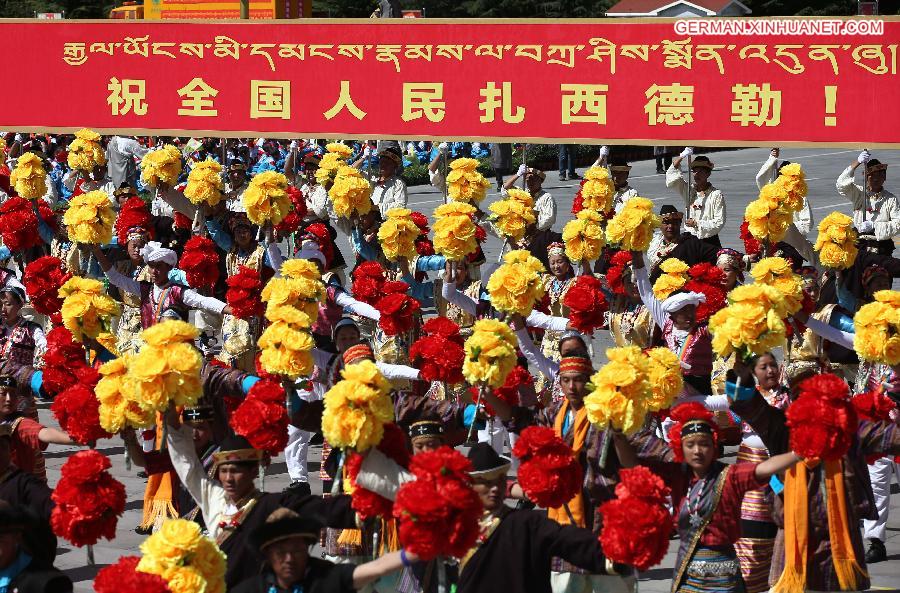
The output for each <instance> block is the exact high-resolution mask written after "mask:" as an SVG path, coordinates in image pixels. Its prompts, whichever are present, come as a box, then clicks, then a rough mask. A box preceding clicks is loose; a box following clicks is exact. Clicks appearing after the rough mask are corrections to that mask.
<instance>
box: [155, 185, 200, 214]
mask: <svg viewBox="0 0 900 593" xmlns="http://www.w3.org/2000/svg"><path fill="white" fill-rule="evenodd" d="M156 195H157V197H158V198H159V199H161V200H162V201H163V202H165V203H166V204H168V205H169V206H171V207H172V210H174V211H175V212H179V213H181V214H183V215H185V216H187V217H188V218H190V219H191V220H194V215H195V214H196V213H197V205H196V204H194V203H192V202H191V201H190V200H189V199H187V198H186V197H184V194H183V193H181V192H180V191H178V190H176V189H175V188H172V187H170V188H168V189H167V190H166V191H165V192H161V191H159V190H158V189H157V190H156Z"/></svg>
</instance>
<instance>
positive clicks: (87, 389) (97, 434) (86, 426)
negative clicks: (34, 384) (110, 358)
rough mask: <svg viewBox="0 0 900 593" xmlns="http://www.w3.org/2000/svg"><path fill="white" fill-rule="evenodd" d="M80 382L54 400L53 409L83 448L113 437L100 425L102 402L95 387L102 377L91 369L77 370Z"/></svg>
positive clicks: (54, 413)
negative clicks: (95, 392) (98, 398)
mask: <svg viewBox="0 0 900 593" xmlns="http://www.w3.org/2000/svg"><path fill="white" fill-rule="evenodd" d="M76 376H77V377H78V379H79V382H78V383H76V384H74V385H70V386H69V387H68V388H66V389H65V390H63V391H62V392H61V393H60V394H59V395H57V396H56V397H55V398H54V399H53V403H52V404H51V405H50V410H51V411H52V412H53V416H54V417H55V418H56V420H57V421H58V422H59V426H60V427H61V428H62V429H63V430H64V431H66V432H67V433H68V434H69V436H70V437H72V438H73V439H74V440H75V441H77V442H79V443H81V444H82V445H87V444H88V443H93V442H96V441H98V440H99V439H111V438H112V435H111V434H110V433H108V432H106V431H105V430H103V428H102V427H101V426H100V402H99V401H98V400H97V397H96V396H95V395H94V387H95V386H96V385H97V381H98V380H99V379H100V376H99V375H98V374H97V371H96V370H94V369H92V368H91V367H87V366H86V367H84V368H82V369H78V370H77V374H76Z"/></svg>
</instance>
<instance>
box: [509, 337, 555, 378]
mask: <svg viewBox="0 0 900 593" xmlns="http://www.w3.org/2000/svg"><path fill="white" fill-rule="evenodd" d="M516 337H517V338H518V339H519V348H520V349H521V350H522V354H524V355H525V359H526V360H528V364H531V365H534V366H535V367H537V369H538V370H539V371H540V372H541V374H542V375H544V376H545V377H547V379H548V380H549V381H551V382H552V381H553V380H555V379H556V375H557V374H558V373H559V364H557V363H555V362H553V361H552V360H550V359H549V358H547V357H546V356H544V354H543V353H542V352H538V350H537V349H536V348H535V347H534V342H532V341H531V336H530V335H528V330H527V329H524V328H523V329H520V330H516Z"/></svg>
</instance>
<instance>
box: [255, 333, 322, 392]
mask: <svg viewBox="0 0 900 593" xmlns="http://www.w3.org/2000/svg"><path fill="white" fill-rule="evenodd" d="M257 344H258V345H259V348H260V350H261V351H262V352H261V354H260V363H261V364H262V366H263V368H264V369H265V370H266V372H268V373H272V374H273V375H284V376H286V377H289V378H291V379H297V378H299V377H303V376H306V375H308V374H310V373H311V372H312V368H313V360H312V349H313V346H314V345H315V344H314V342H313V339H312V335H310V333H309V332H308V331H304V330H303V329H301V328H300V326H299V325H291V324H288V323H286V322H277V323H273V324H272V325H270V326H269V327H267V328H266V330H265V331H264V332H263V333H262V335H261V336H260V337H259V341H258V342H257Z"/></svg>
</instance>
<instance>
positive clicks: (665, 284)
mask: <svg viewBox="0 0 900 593" xmlns="http://www.w3.org/2000/svg"><path fill="white" fill-rule="evenodd" d="M686 283H687V278H686V277H685V276H681V275H679V274H662V275H660V277H659V278H657V279H656V282H654V283H653V294H654V296H656V299H657V300H659V301H664V300H666V299H667V298H669V297H670V296H672V293H673V292H675V291H676V290H681V289H682V288H684V285H685V284H686Z"/></svg>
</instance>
